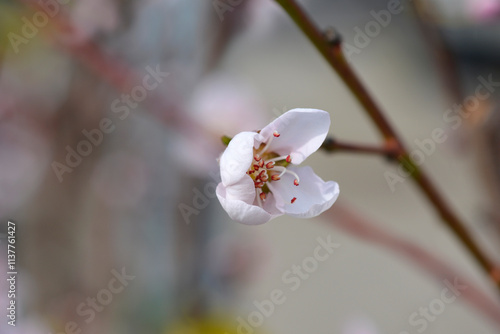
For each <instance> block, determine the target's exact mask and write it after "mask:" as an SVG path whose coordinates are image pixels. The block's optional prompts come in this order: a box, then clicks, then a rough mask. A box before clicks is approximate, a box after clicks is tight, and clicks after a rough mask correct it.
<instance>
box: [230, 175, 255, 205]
mask: <svg viewBox="0 0 500 334" xmlns="http://www.w3.org/2000/svg"><path fill="white" fill-rule="evenodd" d="M224 188H225V189H226V196H225V197H226V199H228V200H240V201H243V202H245V203H247V204H253V202H254V200H255V198H256V197H255V196H256V195H255V194H256V193H255V185H254V183H253V180H252V178H251V177H250V176H249V175H245V176H244V177H243V178H242V179H241V180H240V181H238V182H236V183H234V184H232V185H230V186H227V187H226V186H224Z"/></svg>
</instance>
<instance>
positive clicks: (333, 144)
mask: <svg viewBox="0 0 500 334" xmlns="http://www.w3.org/2000/svg"><path fill="white" fill-rule="evenodd" d="M321 148H322V149H323V150H325V151H327V152H332V153H333V152H350V153H366V154H379V155H384V156H386V157H387V158H388V159H396V158H397V157H398V156H399V153H400V152H399V151H398V148H397V147H395V146H391V145H390V144H389V143H387V144H386V145H384V146H373V145H366V144H357V143H356V144H355V143H346V142H341V141H338V140H336V139H334V138H332V137H328V138H326V139H325V141H324V142H323V144H322V145H321Z"/></svg>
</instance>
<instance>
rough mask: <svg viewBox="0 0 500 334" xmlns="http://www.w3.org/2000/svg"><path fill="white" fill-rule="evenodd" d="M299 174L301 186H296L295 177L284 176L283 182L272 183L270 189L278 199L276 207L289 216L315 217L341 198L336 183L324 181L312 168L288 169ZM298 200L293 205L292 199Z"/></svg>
mask: <svg viewBox="0 0 500 334" xmlns="http://www.w3.org/2000/svg"><path fill="white" fill-rule="evenodd" d="M287 169H289V170H290V171H293V172H295V173H297V175H298V176H299V177H300V184H299V185H298V186H295V185H294V184H293V181H294V179H295V177H294V176H293V175H291V174H288V173H287V174H284V175H283V176H282V177H281V180H279V181H274V182H270V184H269V188H270V189H271V191H272V192H273V194H274V195H275V197H276V206H277V208H278V209H279V210H281V211H283V212H284V213H286V214H287V215H290V216H293V217H299V218H311V217H315V216H317V215H319V214H321V213H322V212H324V211H325V210H328V209H329V208H330V207H331V206H332V204H333V203H334V202H335V201H336V200H337V197H338V196H339V185H338V184H337V183H336V182H333V181H328V182H325V181H323V180H322V179H321V178H320V177H319V176H317V175H316V174H315V173H314V171H313V170H312V168H311V167H309V166H307V167H301V168H298V167H291V168H287ZM294 197H295V198H297V199H296V200H295V202H294V203H293V204H292V203H291V200H292V198H294Z"/></svg>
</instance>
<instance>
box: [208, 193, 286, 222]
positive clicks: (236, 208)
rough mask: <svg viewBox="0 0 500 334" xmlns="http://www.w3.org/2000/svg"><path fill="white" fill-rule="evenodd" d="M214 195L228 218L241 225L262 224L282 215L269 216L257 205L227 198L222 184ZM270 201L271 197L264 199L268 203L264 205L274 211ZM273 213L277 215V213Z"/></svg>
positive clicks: (273, 205) (269, 214) (273, 204)
mask: <svg viewBox="0 0 500 334" xmlns="http://www.w3.org/2000/svg"><path fill="white" fill-rule="evenodd" d="M216 193H217V197H218V198H219V201H220V203H221V205H222V207H223V208H224V210H226V212H227V213H228V214H229V217H231V219H233V220H236V221H238V222H240V223H243V224H247V225H260V224H264V223H267V222H268V221H270V220H271V219H273V218H275V217H277V216H278V215H280V214H282V213H279V214H271V213H269V212H267V211H266V210H264V209H263V208H261V207H259V206H257V205H253V204H248V203H245V202H244V201H242V200H240V199H236V198H231V196H228V192H227V188H226V187H225V186H224V185H223V184H222V183H219V185H218V186H217V189H216ZM271 200H272V197H270V198H269V199H266V202H267V203H269V204H267V203H266V204H267V205H269V206H270V207H274V210H276V207H275V203H273V202H274V201H271ZM275 212H276V213H277V212H278V211H275Z"/></svg>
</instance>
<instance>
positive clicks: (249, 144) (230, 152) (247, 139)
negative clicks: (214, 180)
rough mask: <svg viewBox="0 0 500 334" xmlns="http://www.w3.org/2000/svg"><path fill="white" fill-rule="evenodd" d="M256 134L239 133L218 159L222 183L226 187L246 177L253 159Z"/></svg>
mask: <svg viewBox="0 0 500 334" xmlns="http://www.w3.org/2000/svg"><path fill="white" fill-rule="evenodd" d="M257 135H258V134H257V133H256V132H241V133H238V134H237V135H236V136H234V138H233V139H232V140H231V142H230V143H229V145H228V146H227V148H226V150H225V151H224V153H222V156H221V158H220V174H221V178H222V183H223V184H224V185H225V186H226V187H227V186H229V185H232V184H235V183H237V182H238V181H240V180H241V179H242V178H243V177H245V176H247V175H246V172H247V171H248V168H249V167H250V164H251V163H252V159H253V146H254V143H255V137H256V136H257Z"/></svg>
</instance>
